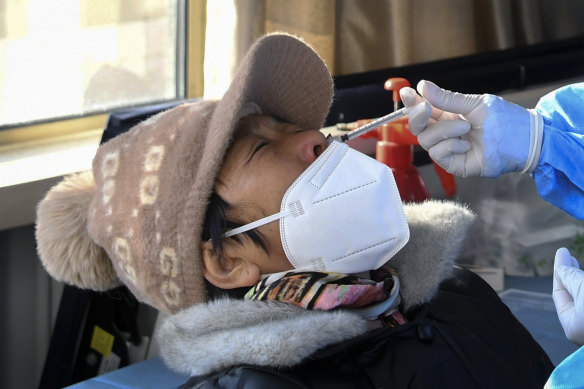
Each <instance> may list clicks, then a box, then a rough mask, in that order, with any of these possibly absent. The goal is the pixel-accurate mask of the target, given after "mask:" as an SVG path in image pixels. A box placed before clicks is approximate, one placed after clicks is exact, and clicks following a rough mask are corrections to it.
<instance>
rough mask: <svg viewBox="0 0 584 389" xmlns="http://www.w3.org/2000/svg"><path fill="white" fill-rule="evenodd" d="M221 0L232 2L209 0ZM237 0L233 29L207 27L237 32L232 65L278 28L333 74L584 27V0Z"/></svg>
mask: <svg viewBox="0 0 584 389" xmlns="http://www.w3.org/2000/svg"><path fill="white" fill-rule="evenodd" d="M213 2H221V3H223V4H225V3H229V2H228V1H226V0H207V3H208V4H209V3H213ZM231 4H232V7H233V12H234V13H235V25H234V26H233V28H232V29H229V28H226V27H225V25H224V24H222V23H219V24H218V25H219V26H220V27H215V28H216V29H217V28H219V29H220V30H216V31H210V30H209V25H208V26H207V36H209V35H211V36H216V34H232V35H231V37H232V39H233V42H234V49H233V55H232V56H231V59H230V61H232V65H233V66H232V67H231V69H234V68H235V65H236V64H237V63H239V61H240V60H241V58H242V56H243V55H244V54H245V53H246V51H247V50H248V48H249V47H250V46H251V44H252V43H253V42H254V41H255V40H256V39H257V38H259V37H260V36H262V35H264V34H266V33H270V32H275V31H284V32H288V33H291V34H295V35H297V36H300V37H302V38H303V39H304V40H305V41H306V42H308V43H309V44H310V45H311V46H312V47H313V48H314V49H315V50H316V51H317V52H318V53H319V54H320V55H321V56H322V57H323V59H324V60H325V62H326V64H327V66H328V67H329V69H330V71H331V73H333V75H343V74H351V73H360V72H364V71H369V70H376V69H383V68H388V67H393V66H403V65H408V64H414V63H421V62H427V61H433V60H438V59H444V58H451V57H457V56H463V55H469V54H474V53H478V52H483V51H489V50H497V49H507V48H511V47H516V46H520V45H526V44H534V43H539V42H544V41H549V40H553V39H561V38H567V37H571V36H576V35H581V34H584V23H582V22H581V20H582V17H583V16H584V2H582V1H580V0H555V1H551V0H376V1H363V0H318V1H313V0H295V1H288V0H234V1H233V3H231ZM209 49H210V48H209V47H207V48H206V53H207V51H208V50H209ZM206 58H207V55H206ZM211 58H212V57H211V56H209V62H212V61H213V60H212V59H211ZM206 63H207V59H206ZM206 66H207V64H206ZM221 75H222V76H226V75H231V74H224V72H223V73H221ZM228 78H230V77H228Z"/></svg>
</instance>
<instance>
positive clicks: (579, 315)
mask: <svg viewBox="0 0 584 389" xmlns="http://www.w3.org/2000/svg"><path fill="white" fill-rule="evenodd" d="M553 283H554V286H553V288H554V290H553V292H552V297H553V299H554V304H555V306H556V311H557V312H558V318H559V319H560V323H562V328H563V329H564V333H565V334H566V337H567V338H568V339H570V340H571V341H572V342H574V343H576V344H578V345H579V346H581V345H583V344H584V271H582V270H580V267H579V265H578V261H577V260H576V259H575V258H574V257H572V256H571V255H570V252H569V251H568V249H566V248H564V247H562V248H561V249H559V250H558V251H557V252H556V259H555V261H554V282H553Z"/></svg>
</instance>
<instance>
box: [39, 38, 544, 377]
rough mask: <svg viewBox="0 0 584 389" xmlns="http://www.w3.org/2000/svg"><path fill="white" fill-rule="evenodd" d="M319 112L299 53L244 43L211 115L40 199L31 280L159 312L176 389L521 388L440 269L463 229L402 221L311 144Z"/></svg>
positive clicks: (311, 77)
mask: <svg viewBox="0 0 584 389" xmlns="http://www.w3.org/2000/svg"><path fill="white" fill-rule="evenodd" d="M332 97H333V81H332V78H331V75H330V73H329V71H328V69H327V67H326V65H325V64H324V62H323V61H322V59H321V58H320V57H319V56H318V54H317V53H315V52H314V51H313V50H312V49H311V48H310V47H309V46H308V45H307V44H305V43H304V42H302V40H300V39H298V38H296V37H293V36H290V35H286V34H273V35H267V36H265V37H262V38H261V39H259V40H258V41H257V42H256V43H255V44H254V45H253V46H252V48H251V49H250V51H249V52H248V53H247V55H246V56H245V58H244V59H243V60H242V63H241V64H240V66H239V68H238V70H237V72H236V74H235V76H234V78H233V80H232V82H231V84H230V86H229V88H228V90H227V91H226V93H225V95H224V96H223V98H222V99H220V100H218V101H211V100H200V101H196V102H192V103H186V104H183V105H180V106H178V107H175V108H172V109H169V110H167V111H164V112H162V113H160V114H158V115H156V116H154V117H152V118H150V119H147V120H145V121H144V122H142V123H140V124H138V125H137V126H136V127H134V128H132V129H130V130H129V131H128V132H125V133H122V134H120V135H118V136H116V137H114V138H113V139H111V140H109V141H108V142H106V143H104V144H102V145H101V146H100V147H99V149H98V151H97V153H96V156H95V158H94V161H93V168H92V170H91V171H89V172H84V173H80V174H76V175H72V176H69V177H67V178H65V179H64V180H63V181H62V182H60V183H59V184H57V185H56V186H55V187H54V188H52V189H51V190H50V191H49V192H48V193H47V195H46V196H45V198H44V199H43V200H42V201H41V203H40V204H39V207H38V211H37V224H36V239H37V245H38V251H39V256H40V259H41V261H42V263H43V265H44V267H45V268H46V270H47V271H48V272H49V274H51V275H52V276H53V277H54V278H56V279H58V280H62V281H64V282H67V283H71V284H74V285H77V286H78V287H81V288H85V289H93V290H108V289H109V288H112V287H115V286H117V285H119V284H120V283H121V284H124V285H125V286H127V287H128V289H129V290H130V291H131V292H132V293H133V294H134V295H135V296H136V297H137V298H138V299H139V300H140V301H143V302H145V303H147V304H150V305H151V306H153V307H155V308H157V309H158V310H160V311H161V312H165V313H167V314H168V317H167V318H166V319H165V320H164V323H163V325H162V326H161V329H160V331H159V332H158V333H157V339H158V342H159V345H160V350H161V351H160V354H161V357H162V359H163V361H164V362H165V363H166V365H167V366H168V367H169V368H171V369H172V370H174V371H177V372H179V373H182V374H186V375H189V376H191V378H190V379H189V381H188V382H187V383H185V385H184V387H185V388H188V387H197V388H219V387H221V388H225V387H254V388H276V387H277V388H317V387H318V388H333V387H334V388H368V387H370V388H374V387H375V388H389V387H391V388H402V387H408V388H425V387H449V388H451V387H464V388H471V387H497V388H505V387H509V388H511V387H512V388H516V387H522V388H530V387H541V386H542V385H543V384H544V382H545V381H546V379H547V378H548V376H549V374H550V373H551V371H552V369H553V365H552V363H551V362H550V360H549V358H548V356H547V355H546V354H545V352H544V351H543V350H542V348H541V347H540V346H539V345H538V344H537V342H536V341H535V340H534V339H533V337H532V336H531V335H530V334H529V332H528V331H527V330H526V329H525V327H523V326H522V325H521V324H520V323H519V322H518V321H517V319H516V318H515V317H514V316H513V315H512V314H511V312H510V311H509V309H507V307H506V306H505V305H504V304H503V303H502V301H501V300H500V299H499V297H498V295H497V293H496V292H495V291H493V289H491V288H490V287H489V285H488V284H487V283H486V282H485V281H484V280H482V279H481V278H480V277H479V276H477V275H476V274H474V273H471V272H470V271H468V270H464V269H461V268H458V267H456V266H454V261H455V259H456V257H457V255H458V253H459V252H460V249H461V246H462V244H463V241H464V238H465V234H466V231H467V230H468V228H469V225H470V223H472V221H473V220H474V215H473V214H472V212H470V211H469V210H468V209H467V208H466V207H464V206H462V205H459V204H456V203H451V202H442V201H437V200H435V201H428V202H425V203H422V204H405V205H404V204H402V202H401V200H400V197H399V192H398V190H397V187H396V184H395V181H394V180H393V176H392V174H391V171H390V169H389V168H388V167H387V166H385V165H383V164H381V163H379V162H377V161H375V160H374V159H373V158H370V157H368V156H365V155H363V154H361V153H359V152H357V151H356V150H353V149H350V148H349V147H348V146H347V145H345V144H344V143H340V142H336V141H333V142H331V143H330V144H329V142H328V141H327V140H326V139H325V137H324V135H323V134H322V133H321V132H320V131H319V130H320V128H321V126H322V124H323V122H324V120H325V118H326V115H327V113H328V110H329V107H330V105H331V103H332ZM420 107H421V108H420V109H422V110H424V109H425V108H426V107H425V106H420Z"/></svg>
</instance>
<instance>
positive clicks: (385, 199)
mask: <svg viewBox="0 0 584 389" xmlns="http://www.w3.org/2000/svg"><path fill="white" fill-rule="evenodd" d="M278 219H280V237H281V240H282V245H283V247H284V251H285V253H286V256H287V257H288V260H289V261H290V263H291V264H292V266H294V268H296V269H302V270H306V271H328V272H337V273H347V274H353V273H360V272H363V271H368V270H374V269H377V268H379V267H380V266H381V265H383V264H384V263H386V262H387V261H388V260H389V259H390V258H391V257H393V256H394V255H395V254H396V253H397V252H398V251H399V250H400V249H401V248H402V247H403V246H404V245H405V244H406V243H407V242H408V239H409V237H410V232H409V229H408V224H407V220H406V216H405V212H404V209H403V204H402V202H401V199H400V195H399V192H398V189H397V186H396V183H395V180H394V178H393V174H392V172H391V169H389V168H388V167H387V166H386V165H384V164H382V163H381V162H378V161H376V160H375V159H373V158H370V157H368V156H367V155H365V154H362V153H360V152H359V151H357V150H354V149H352V148H350V147H349V146H347V145H346V144H344V143H341V142H338V141H333V142H332V143H331V144H330V145H329V146H328V147H327V148H326V150H325V151H324V152H323V153H322V154H321V155H320V156H319V157H318V158H317V159H316V161H314V162H313V163H312V164H311V165H310V166H309V167H308V168H307V169H306V170H305V171H304V172H303V173H302V174H301V175H300V177H298V178H297V179H296V181H294V183H292V185H291V186H290V187H289V188H288V190H287V191H286V193H285V194H284V197H283V199H282V203H281V207H280V212H279V213H276V214H274V215H271V216H268V217H265V218H263V219H260V220H257V221H255V222H253V223H249V224H246V225H244V226H241V227H239V228H235V229H233V230H231V231H228V232H227V233H226V234H225V237H230V236H233V235H236V234H240V233H242V232H245V231H248V230H251V229H253V228H257V227H259V226H262V225H264V224H267V223H270V222H272V221H275V220H278Z"/></svg>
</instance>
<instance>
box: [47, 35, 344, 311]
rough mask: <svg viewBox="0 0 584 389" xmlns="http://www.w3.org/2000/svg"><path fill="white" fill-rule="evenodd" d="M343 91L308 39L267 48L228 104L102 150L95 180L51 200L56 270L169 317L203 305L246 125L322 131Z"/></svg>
mask: <svg viewBox="0 0 584 389" xmlns="http://www.w3.org/2000/svg"><path fill="white" fill-rule="evenodd" d="M332 93H333V84H332V79H331V76H330V74H329V72H328V70H327V68H326V65H325V64H324V62H323V61H322V59H321V58H320V57H319V56H318V55H317V54H316V53H315V52H314V51H313V50H312V49H311V48H310V47H309V46H307V45H306V44H305V43H303V42H302V41H301V40H299V39H297V38H295V37H293V36H290V35H286V34H272V35H267V36H265V37H263V38H261V39H259V40H258V41H257V42H256V43H255V44H254V45H253V46H252V48H251V49H250V50H249V52H248V53H247V55H246V56H245V57H244V59H243V60H242V63H241V64H240V66H239V68H238V70H237V72H236V74H235V76H234V79H233V81H232V82H231V85H230V87H229V89H228V90H227V92H226V93H225V95H224V96H223V98H222V99H221V100H219V101H198V102H195V103H189V104H183V105H180V106H178V107H175V108H172V109H170V110H168V111H165V112H162V113H160V114H158V115H156V116H154V117H152V118H150V119H148V120H146V121H144V122H142V123H140V124H138V125H137V126H136V127H134V128H132V129H131V130H129V131H128V132H126V133H124V134H121V135H119V136H117V137H115V138H113V139H112V140H110V141H109V142H107V143H105V144H103V145H102V146H100V148H99V149H98V151H97V154H96V156H95V159H94V161H93V170H92V173H85V174H80V175H73V176H70V177H68V178H66V179H65V180H63V181H62V182H61V183H59V184H57V185H56V186H55V187H54V188H52V189H51V191H49V193H48V194H47V195H46V197H45V198H44V199H43V200H42V201H41V203H40V204H39V207H38V211H37V226H36V237H37V244H38V252H39V256H40V258H41V261H42V263H43V265H44V266H45V268H46V270H47V271H48V272H49V273H50V274H51V275H52V276H53V277H54V278H56V279H58V280H61V281H64V282H67V283H70V284H74V285H77V286H79V287H81V288H88V289H93V290H107V289H109V288H112V287H114V286H116V285H118V284H119V283H120V281H121V283H123V284H125V285H126V286H127V287H128V288H129V289H130V290H131V291H132V293H133V294H134V295H135V296H136V297H137V298H138V299H139V300H141V301H143V302H145V303H147V304H150V305H152V306H154V307H155V308H158V309H160V310H162V311H165V312H176V311H178V310H181V309H184V308H186V307H189V306H191V305H193V304H196V303H200V302H204V301H205V300H206V298H207V296H206V290H205V284H204V280H203V277H202V262H201V253H200V245H201V234H202V228H203V222H204V217H205V211H206V208H207V203H208V199H209V196H210V194H211V192H212V189H213V186H214V183H215V178H216V176H217V173H218V171H219V169H220V167H221V163H222V161H223V158H224V156H225V152H226V150H227V148H228V146H229V143H230V141H231V139H232V133H233V130H234V128H235V125H236V123H237V121H238V120H239V119H240V118H241V117H242V116H243V115H245V114H249V113H251V112H261V113H263V114H265V115H271V116H274V117H276V118H278V119H280V120H283V121H286V122H289V123H293V124H296V125H298V126H300V127H302V128H304V129H319V128H320V127H321V126H322V124H323V122H324V119H325V117H326V114H327V113H328V109H329V106H330V104H331V100H332Z"/></svg>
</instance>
